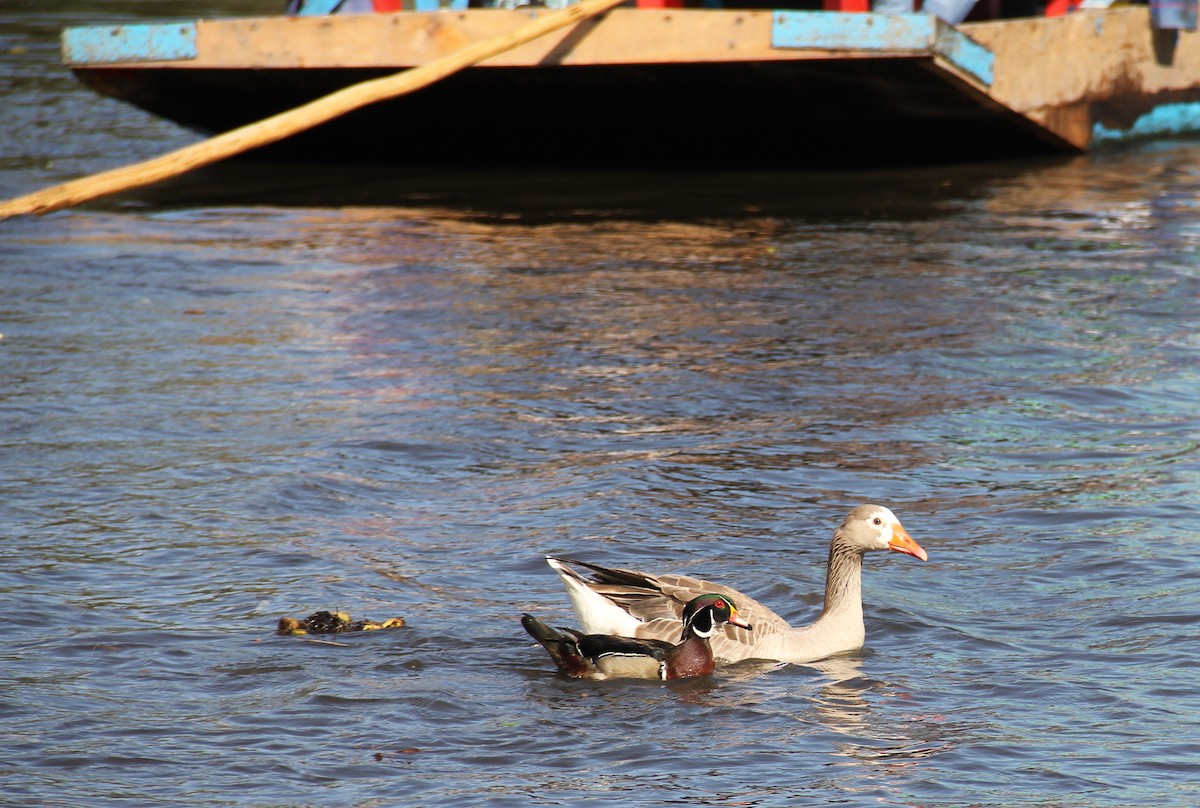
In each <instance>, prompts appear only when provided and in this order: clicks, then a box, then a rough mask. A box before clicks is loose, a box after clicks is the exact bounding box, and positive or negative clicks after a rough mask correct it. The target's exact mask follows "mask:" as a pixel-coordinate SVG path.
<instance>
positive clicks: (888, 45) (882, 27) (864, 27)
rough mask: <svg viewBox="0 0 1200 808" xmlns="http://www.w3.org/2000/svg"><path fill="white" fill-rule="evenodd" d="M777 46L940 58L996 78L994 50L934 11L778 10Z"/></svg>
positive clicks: (984, 79) (988, 80)
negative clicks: (884, 12)
mask: <svg viewBox="0 0 1200 808" xmlns="http://www.w3.org/2000/svg"><path fill="white" fill-rule="evenodd" d="M771 47H773V48H795V49H801V50H834V51H836V50H852V51H859V52H862V51H867V52H869V51H878V52H879V53H881V54H889V53H894V54H897V55H905V56H911V55H927V56H937V57H940V58H942V59H945V60H946V61H947V62H949V63H950V64H952V65H954V66H955V67H956V68H957V69H959V70H961V71H963V72H964V73H967V74H968V75H970V76H973V77H974V78H975V79H976V80H978V81H979V82H981V83H982V84H984V85H987V86H989V87H990V86H991V84H992V81H993V78H994V75H993V72H992V66H993V63H994V62H995V56H994V55H993V54H992V52H991V51H990V50H988V49H987V48H985V47H984V46H983V45H980V44H979V43H978V42H976V41H975V40H973V39H971V38H970V37H969V36H967V35H966V34H964V33H962V32H961V31H959V30H958V29H956V28H954V27H953V26H951V25H947V24H946V23H944V22H942V21H941V20H939V19H938V18H937V17H934V16H933V15H931V14H857V13H856V14H847V13H842V12H837V11H775V12H772V24H771Z"/></svg>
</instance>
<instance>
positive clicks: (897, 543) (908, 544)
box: [888, 525, 929, 561]
mask: <svg viewBox="0 0 1200 808" xmlns="http://www.w3.org/2000/svg"><path fill="white" fill-rule="evenodd" d="M888 547H889V548H891V549H892V550H895V551H896V552H897V553H904V554H905V555H910V556H916V557H917V558H919V559H921V560H922V561H928V560H929V553H927V552H925V548H923V547H922V546H921V545H919V544H917V542H916V541H915V540H914V539H913V537H912V536H910V535H908V531H907V530H905V529H904V527H903V526H901V525H896V526H895V527H893V528H892V540H891V541H890V542H888Z"/></svg>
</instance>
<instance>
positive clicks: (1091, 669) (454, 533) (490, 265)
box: [0, 2, 1200, 806]
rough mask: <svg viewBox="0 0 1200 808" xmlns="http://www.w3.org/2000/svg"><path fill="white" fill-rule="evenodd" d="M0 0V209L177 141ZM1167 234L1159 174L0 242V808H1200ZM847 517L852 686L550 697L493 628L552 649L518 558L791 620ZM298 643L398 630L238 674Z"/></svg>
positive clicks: (304, 213)
mask: <svg viewBox="0 0 1200 808" xmlns="http://www.w3.org/2000/svg"><path fill="white" fill-rule="evenodd" d="M17 5H18V6H19V7H20V14H18V15H17V17H16V18H10V19H9V20H8V21H6V22H3V23H2V24H0V51H2V52H0V63H2V64H3V66H4V70H5V73H6V75H8V76H10V78H9V79H7V80H6V81H7V83H6V84H5V85H4V86H5V90H4V103H5V104H6V106H7V108H8V110H9V112H8V113H6V115H5V116H4V118H3V121H0V128H2V134H3V143H4V154H3V161H2V162H0V191H3V192H4V195H5V196H8V195H12V194H15V193H19V192H23V191H28V190H33V189H34V188H36V187H39V186H40V185H44V184H48V183H50V182H54V181H57V180H60V179H64V178H66V177H68V176H74V175H76V174H78V173H81V172H85V171H91V170H98V169H100V168H104V167H109V166H111V165H115V164H118V163H120V162H124V161H127V160H129V159H133V158H135V157H144V156H151V155H153V154H155V153H158V152H159V151H161V150H162V149H163V148H165V147H167V146H173V145H180V144H182V143H186V142H188V140H189V139H190V137H189V136H188V135H187V134H185V133H182V132H180V131H179V130H176V129H174V128H172V127H170V126H169V125H167V124H163V123H155V122H153V121H149V120H148V119H145V118H144V117H142V116H140V114H139V113H137V112H135V111H133V110H128V109H125V108H123V107H121V106H119V105H117V104H115V103H113V102H107V101H102V100H99V99H94V98H92V97H91V96H89V95H88V94H87V93H86V92H84V91H83V90H82V89H79V88H77V87H76V86H75V85H74V84H73V83H72V81H71V79H70V77H69V76H67V75H64V74H63V73H62V71H61V70H60V69H59V68H57V66H56V62H55V59H56V55H55V53H54V36H55V31H56V29H57V27H58V26H60V25H62V24H66V23H72V22H79V21H83V20H85V19H87V16H86V15H87V13H88V12H87V10H83V9H77V10H76V11H58V12H54V13H49V12H46V11H45V7H44V6H38V5H35V4H32V3H30V4H20V3H18V4H17ZM217 5H218V9H219V10H225V11H228V10H231V9H230V8H229V5H230V4H228V3H226V4H224V6H222V5H221V4H217ZM94 8H98V9H99V10H98V11H96V12H94V13H92V17H98V18H102V19H105V20H108V19H130V18H138V16H139V15H145V14H151V13H154V14H158V15H160V16H167V15H169V14H170V13H171V10H172V9H171V8H169V7H167V6H165V4H154V3H147V4H144V5H143V6H133V5H132V4H129V3H124V4H122V3H116V2H109V3H100V4H98V5H97V6H94ZM196 12H197V9H196V8H195V4H192V5H191V6H185V7H183V10H182V12H177V13H196ZM39 15H40V16H39ZM14 20H15V21H14ZM246 171H247V172H249V171H250V169H246ZM456 187H458V186H456ZM522 191H528V192H529V193H528V196H529V198H523V197H522V196H521V192H522ZM1198 191H1200V145H1197V144H1196V143H1186V142H1177V143H1167V144H1159V145H1147V146H1144V147H1142V148H1139V149H1137V150H1134V151H1128V152H1120V153H1113V154H1106V155H1098V156H1094V157H1092V158H1088V159H1080V160H1074V161H1066V162H1063V161H1056V162H1045V163H1025V164H1006V165H1000V166H991V167H985V168H974V169H965V168H955V169H930V170H921V171H908V172H893V173H888V174H880V175H876V176H851V177H847V178H842V179H837V178H820V177H813V176H793V177H783V178H780V177H774V178H770V177H757V178H754V177H723V178H722V177H718V178H714V177H699V176H697V177H674V178H653V177H641V178H635V177H625V178H619V177H610V178H596V177H592V178H572V177H565V178H556V179H554V180H553V181H552V182H550V183H549V184H548V185H541V186H538V187H536V188H533V189H532V190H531V189H530V187H529V184H528V183H526V184H522V183H521V182H517V183H516V184H515V185H514V184H512V182H510V181H504V182H500V181H496V182H495V183H493V185H492V187H491V191H490V192H489V193H485V194H484V196H486V197H487V198H486V200H485V201H484V202H480V203H479V204H478V205H475V206H471V205H462V204H454V205H450V204H440V203H439V204H426V205H424V206H417V205H414V204H411V203H409V204H406V205H404V206H399V207H397V206H393V205H387V204H379V203H377V202H376V203H374V204H372V205H369V206H363V205H358V206H348V207H321V206H318V205H308V206H300V205H296V204H274V203H273V204H262V205H260V204H254V203H253V202H254V200H255V197H253V196H248V197H246V198H245V199H244V201H243V202H242V203H239V204H229V203H228V201H226V202H224V203H222V204H208V203H193V204H162V203H160V202H159V201H156V200H155V199H153V198H149V197H143V198H141V199H137V198H135V199H127V200H125V201H122V202H117V203H107V204H102V205H99V206H95V207H93V208H90V209H88V210H82V211H71V212H65V213H60V214H55V215H52V216H48V217H45V218H42V219H24V220H16V221H9V222H6V223H3V224H0V331H2V332H3V338H2V339H0V382H2V383H0V425H2V429H0V469H2V471H0V502H2V503H3V504H2V505H0V513H2V514H3V519H0V534H2V540H0V554H2V556H3V562H2V564H0V593H3V602H4V603H5V604H6V610H5V611H6V614H5V624H6V628H7V631H6V642H5V643H4V645H3V649H2V650H0V681H2V682H3V686H2V688H0V716H3V723H2V724H0V752H2V754H0V771H2V772H3V779H2V782H3V785H2V786H0V801H3V804H8V805H47V806H80V805H88V806H116V805H148V804H161V805H181V806H182V805H186V806H241V805H245V806H283V805H288V806H299V805H304V806H347V805H355V806H390V805H422V806H470V805H497V806H500V805H513V806H524V805H572V806H576V805H578V806H583V805H601V804H604V805H611V804H630V805H634V804H637V805H673V804H705V805H728V806H748V805H753V806H780V805H798V804H813V805H843V804H844V805H911V806H966V805H978V806H1034V805H1036V806H1128V805H1173V806H1191V805H1196V804H1200V775H1198V774H1197V773H1196V772H1197V765H1196V764H1197V762H1198V761H1200V729H1197V724H1196V716H1197V715H1198V714H1200V695H1198V692H1197V685H1196V671H1197V669H1198V667H1200V643H1198V638H1200V631H1198V629H1197V625H1198V623H1200V583H1197V582H1198V581H1200V560H1198V559H1200V556H1198V554H1197V552H1196V550H1197V547H1198V546H1200V544H1198V543H1200V496H1198V494H1197V486H1198V485H1200V474H1198V473H1197V472H1198V464H1197V456H1198V455H1197V441H1198V440H1200V415H1198V411H1197V410H1198V406H1200V405H1198V402H1200V337H1198V336H1197V322H1198V315H1200V220H1198V218H1197V212H1198V203H1197V192H1198ZM447 193H448V192H447ZM450 195H452V194H450ZM531 200H532V201H531ZM861 501H875V502H881V503H884V504H887V505H889V506H891V507H892V508H893V509H894V510H895V511H896V513H897V514H898V515H899V516H900V518H901V520H902V521H903V522H904V524H905V526H906V527H907V528H908V530H909V532H910V533H912V534H913V536H915V537H916V538H917V539H918V540H919V541H920V542H921V543H922V544H923V545H924V546H925V547H926V549H927V550H928V551H929V555H930V560H929V562H928V563H926V564H921V563H920V562H918V561H916V560H915V559H911V558H907V557H901V556H898V555H893V556H891V557H888V558H882V557H878V556H871V557H869V558H868V560H867V564H866V572H865V580H864V597H865V602H866V611H867V631H868V648H867V649H866V650H864V651H863V652H861V653H859V654H855V655H851V656H848V657H844V658H839V659H835V660H829V661H827V662H825V663H820V664H816V665H812V666H755V665H743V666H736V667H733V668H728V669H723V670H721V671H719V672H718V673H717V674H716V675H715V676H713V677H710V678H708V679H704V680H697V681H690V682H683V683H671V684H661V683H656V682H649V683H647V682H573V681H566V680H563V679H560V678H558V677H556V676H555V675H554V674H553V671H552V668H551V666H550V663H549V660H548V659H547V658H546V657H545V655H544V654H543V652H542V649H540V648H539V647H537V646H535V645H534V644H533V643H532V642H531V641H530V640H529V639H528V638H527V637H526V636H525V634H524V633H523V632H522V630H521V627H520V625H519V624H518V622H517V617H518V616H519V615H520V613H521V612H523V611H531V612H534V613H537V614H539V615H542V616H544V617H546V618H550V619H553V620H554V621H557V622H560V623H569V622H571V621H573V620H574V618H573V616H572V614H571V613H570V611H569V607H568V603H567V600H566V597H565V595H564V593H563V591H562V590H561V587H560V585H559V584H558V582H557V580H556V578H555V577H554V576H553V575H552V573H551V572H550V570H549V569H548V568H546V566H545V565H544V563H543V562H542V560H541V556H542V555H543V554H545V553H548V552H552V553H563V554H571V555H576V556H579V557H583V558H586V559H592V560H595V561H598V562H601V563H608V564H613V565H618V566H629V567H634V568H641V569H648V570H655V571H667V570H671V571H683V572H691V573H699V574H703V575H705V576H707V577H711V578H715V579H718V580H721V581H722V582H725V583H729V584H732V585H735V586H737V587H739V588H741V589H743V590H744V591H746V592H748V593H750V594H753V595H754V596H756V597H757V598H759V599H761V600H763V601H766V602H767V603H769V604H771V605H773V606H775V607H776V608H777V609H778V610H779V611H780V612H781V613H782V614H784V615H785V616H786V617H788V618H789V619H792V620H794V621H796V622H798V623H802V622H805V621H807V620H809V619H811V618H812V617H813V616H814V615H815V613H816V611H817V610H818V609H819V595H820V593H821V591H822V587H823V565H824V561H825V553H826V548H827V543H828V539H829V536H830V533H831V531H832V528H833V526H834V525H835V524H836V523H837V522H838V521H839V520H840V519H841V517H842V516H843V515H844V514H845V512H846V511H847V510H848V508H849V507H850V506H852V505H854V504H856V503H858V502H861ZM335 608H336V609H343V610H346V611H349V612H350V613H352V614H353V615H354V616H356V617H358V616H369V617H374V618H384V617H391V616H397V615H398V616H403V617H405V618H406V619H407V621H408V625H407V626H406V627H405V628H403V629H398V630H395V631H390V632H373V633H364V634H360V635H342V636H339V637H338V638H337V642H336V643H333V644H323V643H318V642H313V641H311V639H310V640H304V639H300V638H283V637H277V636H275V635H274V633H273V629H274V626H275V623H276V621H277V620H278V618H279V617H281V616H283V615H292V616H299V617H302V616H304V615H307V614H309V613H311V612H313V611H316V610H319V609H335Z"/></svg>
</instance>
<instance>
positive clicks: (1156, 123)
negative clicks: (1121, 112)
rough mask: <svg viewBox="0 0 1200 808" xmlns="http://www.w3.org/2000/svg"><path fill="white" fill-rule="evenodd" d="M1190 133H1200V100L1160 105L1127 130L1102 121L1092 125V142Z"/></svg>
mask: <svg viewBox="0 0 1200 808" xmlns="http://www.w3.org/2000/svg"><path fill="white" fill-rule="evenodd" d="M1191 132H1200V102H1196V101H1189V102H1186V103H1179V104H1163V105H1162V106H1160V107H1155V108H1154V109H1152V110H1151V111H1150V112H1147V113H1146V114H1145V115H1142V116H1141V117H1139V118H1138V119H1137V120H1136V121H1134V123H1133V126H1131V127H1129V128H1128V129H1110V128H1108V127H1107V126H1105V125H1104V124H1102V123H1096V124H1093V125H1092V145H1099V144H1101V143H1116V142H1118V141H1121V140H1130V139H1133V138H1141V137H1155V136H1162V135H1184V134H1188V133H1191Z"/></svg>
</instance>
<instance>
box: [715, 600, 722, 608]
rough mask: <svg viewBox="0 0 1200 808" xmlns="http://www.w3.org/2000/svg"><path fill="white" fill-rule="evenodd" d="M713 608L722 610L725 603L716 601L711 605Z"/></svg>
mask: <svg viewBox="0 0 1200 808" xmlns="http://www.w3.org/2000/svg"><path fill="white" fill-rule="evenodd" d="M713 608H714V609H724V608H725V601H723V600H718V601H716V602H714V603H713Z"/></svg>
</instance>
